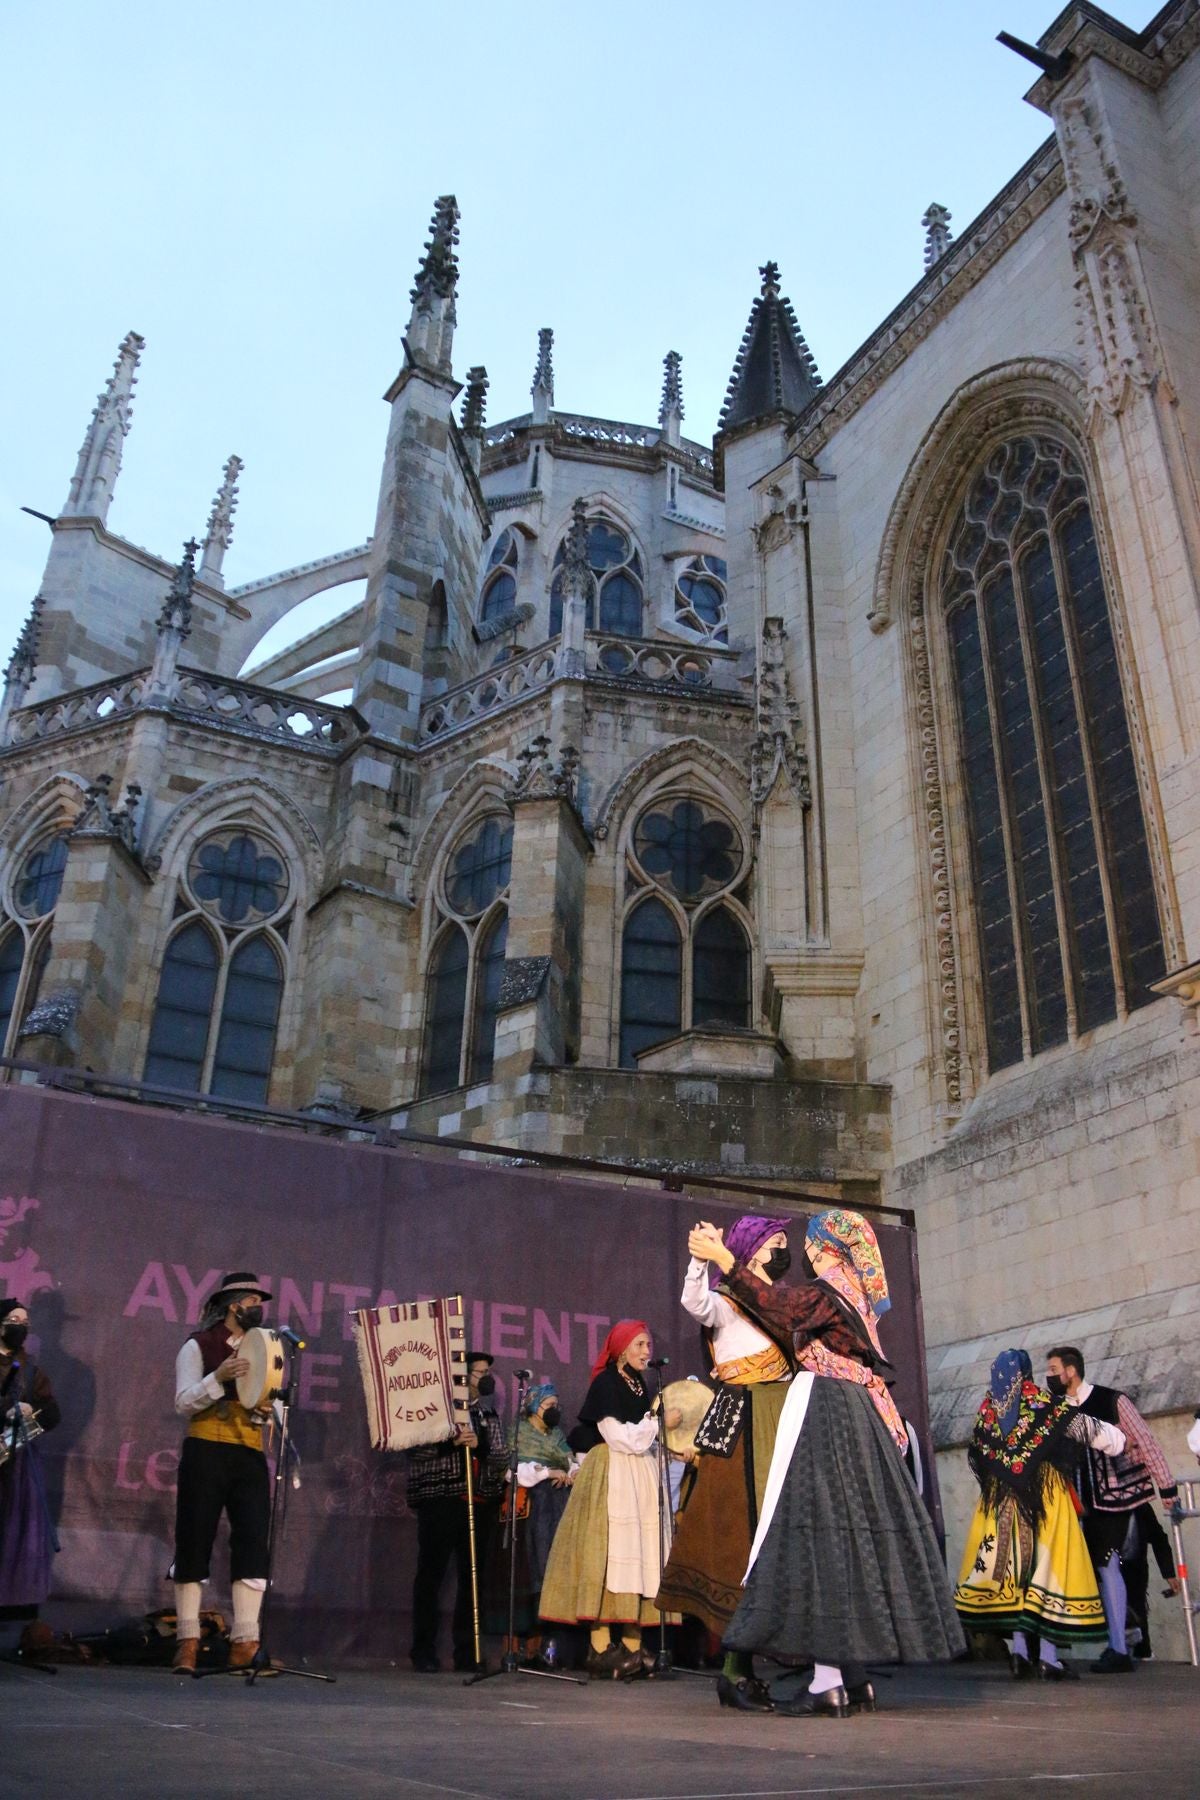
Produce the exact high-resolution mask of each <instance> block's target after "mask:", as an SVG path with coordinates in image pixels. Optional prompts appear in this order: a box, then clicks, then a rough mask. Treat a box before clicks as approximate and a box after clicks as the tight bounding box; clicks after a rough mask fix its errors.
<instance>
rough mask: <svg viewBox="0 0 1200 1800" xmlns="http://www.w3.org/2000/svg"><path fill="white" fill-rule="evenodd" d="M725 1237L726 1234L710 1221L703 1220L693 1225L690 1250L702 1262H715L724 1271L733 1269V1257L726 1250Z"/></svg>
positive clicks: (689, 1244) (689, 1235) (689, 1237)
mask: <svg viewBox="0 0 1200 1800" xmlns="http://www.w3.org/2000/svg"><path fill="white" fill-rule="evenodd" d="M724 1236H725V1234H724V1232H723V1231H721V1230H719V1229H718V1227H717V1226H715V1225H713V1224H711V1223H710V1222H709V1220H707V1219H701V1220H700V1222H699V1224H698V1225H693V1227H692V1229H691V1230H690V1231H689V1232H688V1250H689V1252H690V1254H691V1255H692V1256H694V1257H696V1258H697V1259H698V1260H699V1261H700V1262H715V1263H718V1264H719V1265H720V1267H721V1268H722V1269H731V1268H732V1267H733V1257H732V1256H731V1255H730V1254H729V1252H728V1250H727V1249H726V1248H725V1245H724V1242H723V1239H724Z"/></svg>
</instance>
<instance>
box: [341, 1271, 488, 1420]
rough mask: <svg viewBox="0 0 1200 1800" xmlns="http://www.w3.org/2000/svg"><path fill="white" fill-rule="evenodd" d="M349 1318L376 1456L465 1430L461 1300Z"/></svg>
mask: <svg viewBox="0 0 1200 1800" xmlns="http://www.w3.org/2000/svg"><path fill="white" fill-rule="evenodd" d="M351 1317H352V1318H353V1320H354V1336H355V1341H356V1343H357V1345H358V1366H359V1370H360V1371H361V1374H362V1379H363V1391H364V1393H365V1394H366V1398H367V1420H368V1423H369V1426H370V1431H371V1443H372V1444H373V1445H374V1447H375V1449H376V1450H411V1449H413V1448H414V1447H415V1446H416V1445H417V1444H441V1443H445V1442H446V1441H447V1439H453V1438H456V1437H458V1435H459V1433H460V1432H461V1431H466V1430H468V1429H469V1427H470V1412H469V1410H468V1402H467V1352H466V1326H465V1321H464V1318H463V1303H462V1295H461V1294H452V1295H450V1296H448V1297H447V1298H445V1299H442V1300H414V1301H412V1302H411V1304H408V1305H401V1306H381V1307H375V1308H366V1307H364V1308H362V1309H361V1310H360V1311H358V1312H355V1313H352V1314H351Z"/></svg>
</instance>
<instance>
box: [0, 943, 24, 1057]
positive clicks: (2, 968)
mask: <svg viewBox="0 0 1200 1800" xmlns="http://www.w3.org/2000/svg"><path fill="white" fill-rule="evenodd" d="M24 961H25V939H24V938H23V937H22V936H21V932H20V928H19V927H17V926H14V927H13V928H12V930H11V931H7V932H6V933H5V934H4V937H3V938H0V1051H3V1049H4V1046H5V1043H6V1042H7V1040H8V1028H9V1026H10V1025H11V1023H12V1016H13V1009H14V1008H15V1006H16V1004H17V990H18V988H19V987H20V985H21V968H22V966H23V964H24Z"/></svg>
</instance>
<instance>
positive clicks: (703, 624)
mask: <svg viewBox="0 0 1200 1800" xmlns="http://www.w3.org/2000/svg"><path fill="white" fill-rule="evenodd" d="M727 579H728V571H727V570H726V567H725V562H724V559H723V558H722V557H719V556H693V557H692V559H691V561H690V562H689V563H688V564H687V565H686V567H685V568H684V569H683V570H682V572H681V573H680V574H679V575H678V576H677V577H676V581H675V617H676V619H677V620H678V622H679V623H680V624H681V625H686V626H687V628H688V630H689V631H697V632H700V633H702V634H703V636H705V637H706V638H709V639H711V641H712V642H713V643H715V644H724V643H728V641H729V629H728V625H727V622H726V617H725V583H726V581H727Z"/></svg>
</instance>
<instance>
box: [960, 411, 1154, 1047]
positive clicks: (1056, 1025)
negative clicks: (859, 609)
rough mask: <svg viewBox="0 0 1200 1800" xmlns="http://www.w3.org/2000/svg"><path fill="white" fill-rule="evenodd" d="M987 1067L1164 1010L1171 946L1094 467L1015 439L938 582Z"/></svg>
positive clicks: (996, 461) (969, 512) (999, 457)
mask: <svg viewBox="0 0 1200 1800" xmlns="http://www.w3.org/2000/svg"><path fill="white" fill-rule="evenodd" d="M942 600H943V604H944V607H945V612H946V632H947V637H948V642H949V653H950V666H951V671H952V678H953V685H954V689H955V694H956V700H957V719H958V734H959V750H960V758H961V766H962V775H963V780H962V788H963V794H964V808H965V813H966V824H967V837H968V841H969V846H970V858H971V873H972V886H973V902H974V913H975V922H976V928H977V935H978V942H979V965H980V973H981V982H982V990H983V1008H984V1022H985V1031H986V1039H987V1054H988V1066H989V1068H990V1069H991V1070H996V1069H1002V1068H1005V1067H1007V1066H1008V1065H1010V1064H1012V1063H1016V1062H1020V1061H1021V1060H1022V1058H1023V1057H1026V1056H1032V1055H1036V1054H1037V1053H1038V1052H1039V1051H1041V1050H1045V1049H1048V1048H1050V1047H1051V1046H1053V1045H1055V1044H1061V1043H1065V1042H1066V1041H1067V1040H1068V1039H1072V1038H1074V1037H1076V1036H1077V1035H1078V1034H1079V1033H1081V1032H1085V1031H1088V1030H1091V1029H1092V1028H1093V1027H1094V1026H1096V1025H1100V1024H1102V1023H1103V1022H1104V1021H1105V1020H1107V1019H1112V1018H1114V1017H1116V1016H1117V1015H1118V1014H1120V1013H1124V1012H1127V1011H1129V1010H1130V1009H1132V1008H1133V1007H1137V1006H1142V1005H1144V1004H1145V1003H1146V1002H1147V1001H1149V1000H1152V999H1153V998H1154V996H1153V994H1152V993H1151V992H1150V987H1149V984H1150V983H1151V982H1152V981H1154V980H1156V979H1157V978H1158V977H1159V976H1161V975H1162V973H1163V949H1162V936H1161V930H1160V924H1159V916H1158V906H1157V901H1156V897H1155V891H1154V880H1153V875H1152V872H1151V867H1150V857H1149V852H1148V849H1147V844H1146V826H1145V819H1144V817H1143V812H1142V801H1141V794H1140V790H1139V787H1138V779H1137V771H1136V767H1135V763H1134V757H1133V749H1132V745H1131V743H1130V737H1129V725H1128V720H1127V717H1126V711H1125V699H1124V695H1123V692H1122V688H1121V678H1120V670H1119V667H1118V662H1117V652H1116V644H1115V641H1114V637H1113V629H1112V621H1111V617H1110V614H1109V606H1108V600H1107V596H1106V594H1105V590H1104V579H1103V574H1102V571H1101V565H1100V558H1099V555H1098V552H1097V546H1096V538H1095V532H1094V529H1093V525H1092V518H1091V512H1090V509H1089V505H1088V494H1087V486H1086V483H1085V481H1084V477H1083V471H1082V469H1081V468H1080V465H1079V463H1078V461H1077V460H1076V458H1075V456H1074V455H1073V454H1072V452H1071V451H1070V450H1069V449H1067V448H1066V446H1065V445H1063V444H1061V443H1058V442H1057V441H1055V440H1052V439H1049V438H1041V437H1032V436H1028V437H1018V438H1014V439H1013V440H1011V441H1010V442H1008V443H1006V444H1003V445H1001V446H1000V447H999V448H998V449H996V450H995V451H993V452H992V454H991V455H990V456H989V458H988V460H987V463H986V464H985V466H984V468H983V469H982V470H981V471H980V472H979V473H978V474H977V475H976V476H975V478H974V480H973V482H972V484H971V487H970V489H969V491H968V493H967V496H966V498H965V500H964V501H963V503H962V505H961V507H960V508H959V512H958V514H957V517H956V519H955V521H954V524H953V527H952V530H951V532H950V537H949V541H948V546H947V550H946V554H945V559H944V563H943V568H942Z"/></svg>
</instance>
